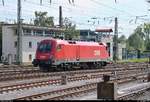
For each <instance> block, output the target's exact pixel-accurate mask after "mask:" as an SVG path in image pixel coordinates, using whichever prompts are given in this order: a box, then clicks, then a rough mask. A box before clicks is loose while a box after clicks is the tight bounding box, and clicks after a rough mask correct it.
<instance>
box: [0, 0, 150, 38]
mask: <svg viewBox="0 0 150 102" xmlns="http://www.w3.org/2000/svg"><path fill="white" fill-rule="evenodd" d="M49 1H50V0H43V2H42V5H40V0H22V18H23V19H24V22H30V21H31V22H32V20H31V19H34V12H35V11H47V12H48V16H54V18H55V24H56V25H57V24H58V16H59V13H58V10H59V6H60V5H61V6H62V8H63V17H69V18H70V19H71V20H72V22H73V23H74V24H76V25H77V28H78V29H91V30H94V29H96V28H112V29H113V28H114V18H115V17H118V23H119V35H122V34H124V35H126V36H127V37H128V36H129V35H130V34H132V33H133V30H134V29H135V28H136V27H137V26H138V25H140V24H143V23H144V22H149V21H150V11H148V9H150V4H148V3H147V2H146V0H116V2H115V0H74V3H71V4H70V3H69V1H68V0H51V1H52V3H51V4H50V2H49ZM70 1H72V0H70ZM16 18H17V0H4V6H3V3H2V0H0V21H7V22H13V21H14V20H16ZM136 18H137V19H136Z"/></svg>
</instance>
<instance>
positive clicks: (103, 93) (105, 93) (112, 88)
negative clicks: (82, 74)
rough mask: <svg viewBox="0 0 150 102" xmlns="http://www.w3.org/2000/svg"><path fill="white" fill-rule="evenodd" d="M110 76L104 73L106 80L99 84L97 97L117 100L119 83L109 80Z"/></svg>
mask: <svg viewBox="0 0 150 102" xmlns="http://www.w3.org/2000/svg"><path fill="white" fill-rule="evenodd" d="M109 78H110V76H108V75H104V76H103V79H104V82H100V83H98V84H97V99H104V100H115V99H117V83H110V82H108V81H109V80H108V79H109Z"/></svg>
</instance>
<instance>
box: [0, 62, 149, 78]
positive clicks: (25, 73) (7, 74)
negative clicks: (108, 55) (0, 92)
mask: <svg viewBox="0 0 150 102" xmlns="http://www.w3.org/2000/svg"><path fill="white" fill-rule="evenodd" d="M146 69H147V65H145V64H144V65H140V66H138V67H137V66H135V65H133V66H131V67H126V66H125V68H119V67H116V68H108V69H107V68H105V69H94V70H92V69H91V70H78V71H66V72H50V73H42V72H40V71H39V70H37V69H32V70H30V69H22V70H16V71H14V72H13V71H8V70H5V71H3V72H0V80H1V81H9V80H23V79H31V78H32V79H33V78H42V77H43V78H44V77H53V76H61V75H63V74H66V75H69V76H73V75H76V74H89V73H99V72H119V71H122V70H124V71H126V72H129V70H130V71H131V72H132V71H139V72H140V71H141V70H146Z"/></svg>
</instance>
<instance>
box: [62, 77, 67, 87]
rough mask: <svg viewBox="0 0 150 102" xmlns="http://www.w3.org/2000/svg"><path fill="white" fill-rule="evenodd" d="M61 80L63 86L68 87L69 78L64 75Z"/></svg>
mask: <svg viewBox="0 0 150 102" xmlns="http://www.w3.org/2000/svg"><path fill="white" fill-rule="evenodd" d="M61 78H62V81H61V85H66V84H67V76H66V75H62V76H61Z"/></svg>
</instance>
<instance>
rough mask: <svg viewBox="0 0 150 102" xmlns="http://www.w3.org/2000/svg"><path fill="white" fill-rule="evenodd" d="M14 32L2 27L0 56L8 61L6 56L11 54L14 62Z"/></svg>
mask: <svg viewBox="0 0 150 102" xmlns="http://www.w3.org/2000/svg"><path fill="white" fill-rule="evenodd" d="M14 35H15V31H14V29H12V28H11V27H10V26H3V27H2V55H3V56H4V57H5V58H7V59H8V54H11V55H12V57H13V60H14V55H15V54H16V48H15V47H14V42H15V41H17V37H16V36H14Z"/></svg>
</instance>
